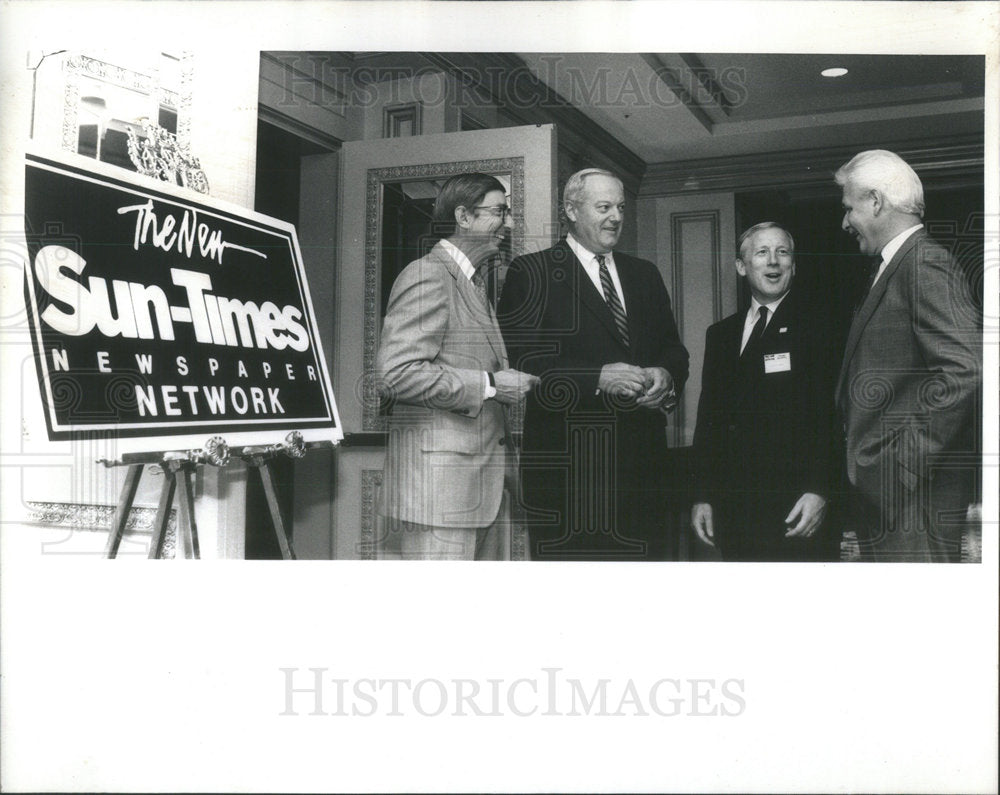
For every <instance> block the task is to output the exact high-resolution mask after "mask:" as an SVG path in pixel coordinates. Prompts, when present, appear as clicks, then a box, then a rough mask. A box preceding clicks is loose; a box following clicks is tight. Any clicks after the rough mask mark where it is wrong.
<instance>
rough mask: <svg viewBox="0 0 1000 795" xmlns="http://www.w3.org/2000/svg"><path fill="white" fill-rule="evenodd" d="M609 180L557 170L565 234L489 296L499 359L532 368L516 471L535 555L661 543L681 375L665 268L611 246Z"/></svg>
mask: <svg viewBox="0 0 1000 795" xmlns="http://www.w3.org/2000/svg"><path fill="white" fill-rule="evenodd" d="M624 201H625V200H624V190H623V187H622V183H621V181H620V180H619V179H618V178H617V177H616V176H615V175H614V174H612V173H610V172H608V171H604V170H601V169H586V170H584V171H580V172H578V173H576V174H574V175H573V176H572V177H570V179H569V180H568V181H567V183H566V187H565V190H564V193H563V210H564V213H565V218H566V222H567V224H568V227H569V234H568V235H567V237H566V238H565V239H564V240H561V241H560V242H559V243H558V244H556V245H555V246H554V247H552V248H550V249H547V250H545V251H542V252H539V253H536V254H529V255H526V256H523V257H519V258H517V259H516V260H514V262H513V263H511V267H510V269H509V271H508V273H507V278H506V282H505V285H504V290H503V294H502V296H501V299H500V304H499V306H498V315H499V319H500V325H501V328H502V330H503V333H504V339H505V341H506V343H507V347H508V351H509V353H510V360H511V365H512V366H513V367H516V368H518V369H519V370H523V371H525V372H528V373H532V374H534V375H537V376H539V377H540V378H541V383H540V385H539V387H538V388H536V390H535V391H534V392H533V393H532V394H530V395H529V396H528V401H527V405H526V408H525V414H524V434H523V439H524V441H523V450H522V455H521V478H522V489H523V497H524V503H525V507H526V508H527V509H528V511H529V512H530V516H531V521H530V525H529V528H530V530H529V537H530V539H531V552H532V557H533V558H534V559H537V560H662V559H664V558H665V556H666V547H667V544H666V504H665V503H666V499H665V488H666V486H667V483H666V482H665V480H666V478H665V473H666V455H667V441H666V431H665V425H666V418H665V412H666V411H667V410H669V409H670V408H672V407H673V406H674V405H675V404H676V401H677V394H678V393H679V392H680V391H681V388H682V387H683V386H684V382H685V380H686V379H687V375H688V354H687V351H686V350H685V349H684V346H683V345H682V344H681V342H680V339H679V336H678V334H677V327H676V324H675V323H674V317H673V313H672V312H671V310H670V297H669V296H668V295H667V290H666V287H665V286H664V284H663V279H662V278H661V277H660V274H659V272H658V271H657V269H656V266H655V265H653V264H652V263H651V262H647V261H645V260H640V259H636V258H634V257H630V256H627V255H625V254H622V253H618V252H614V251H613V249H614V247H615V244H617V242H618V238H619V235H620V234H621V227H622V222H623V220H624V215H625V203H624Z"/></svg>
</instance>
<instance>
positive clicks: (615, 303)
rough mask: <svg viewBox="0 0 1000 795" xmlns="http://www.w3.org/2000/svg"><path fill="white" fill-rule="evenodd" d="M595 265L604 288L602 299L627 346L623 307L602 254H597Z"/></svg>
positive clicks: (626, 321)
mask: <svg viewBox="0 0 1000 795" xmlns="http://www.w3.org/2000/svg"><path fill="white" fill-rule="evenodd" d="M597 265H598V272H599V273H600V276H601V288H602V289H603V290H604V300H605V301H607V303H608V309H610V310H611V316H612V317H613V318H614V319H615V325H616V326H617V327H618V333H619V334H621V335H622V341H623V342H624V343H625V347H626V348H627V347H628V346H629V341H628V319H627V318H626V317H625V308H624V307H623V306H622V302H621V299H620V298H619V297H618V291H617V290H616V289H615V285H614V282H612V281H611V272H610V271H609V270H608V266H607V265H605V263H604V256H603V255H602V254H598V255H597Z"/></svg>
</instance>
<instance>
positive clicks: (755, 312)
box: [740, 293, 788, 353]
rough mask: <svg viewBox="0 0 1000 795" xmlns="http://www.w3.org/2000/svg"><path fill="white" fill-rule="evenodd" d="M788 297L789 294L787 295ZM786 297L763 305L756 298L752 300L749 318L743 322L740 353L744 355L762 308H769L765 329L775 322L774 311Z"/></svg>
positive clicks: (748, 311) (748, 312) (748, 313)
mask: <svg viewBox="0 0 1000 795" xmlns="http://www.w3.org/2000/svg"><path fill="white" fill-rule="evenodd" d="M785 295H788V293H785ZM785 295H783V296H781V298H779V299H777V300H776V301H771V302H770V303H767V304H761V303H760V302H759V301H758V300H757V299H756V298H751V299H750V308H749V309H748V310H747V318H746V320H744V321H743V342H741V343H740V353H743V349H744V348H745V347H746V346H747V341H748V340H749V339H750V334H751V332H752V331H753V327H754V326H756V325H757V319H758V318H759V317H760V308H761V307H762V306H766V307H767V320H766V321H765V322H764V328H767V327H768V326H770V325H771V321H772V320H774V310H775V309H777V308H778V307H779V306H780V305H781V302H782V301H784V300H785Z"/></svg>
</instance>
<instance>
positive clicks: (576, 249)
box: [566, 232, 614, 267]
mask: <svg viewBox="0 0 1000 795" xmlns="http://www.w3.org/2000/svg"><path fill="white" fill-rule="evenodd" d="M566 245H567V246H569V247H570V250H571V251H572V252H573V253H574V254H576V258H577V259H578V260H580V262H581V263H583V265H584V266H588V265H590V264H591V263H592V262H593V261H594V258H595V257H596V256H597V255H596V254H595V253H594V252H593V251H591V250H590V249H588V248H587V247H586V246H584V245H583V244H582V243H581V242H580V241H579V240H577V239H576V238H575V237H573V233H572V232H570V233H568V234H567V235H566ZM602 256H603V257H604V261H605V262H606V263H607V265H608V266H609V267H610V265H611V263H613V262H614V256H613V255H612V253H611V252H610V251H609V252H608V253H607V254H603V255H602Z"/></svg>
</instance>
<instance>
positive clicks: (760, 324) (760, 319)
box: [740, 306, 767, 356]
mask: <svg viewBox="0 0 1000 795" xmlns="http://www.w3.org/2000/svg"><path fill="white" fill-rule="evenodd" d="M766 327H767V307H766V306H762V307H761V308H760V313H759V314H758V316H757V323H756V325H755V326H754V327H753V331H751V332H750V337H749V338H748V339H747V344H746V345H744V346H743V353H746V352H747V351H748V350H750V348H751V346H753V345H754V344H755V343H756V342H757V340H759V339H760V338H761V337H763V336H764V329H765V328H766ZM743 353H741V354H740V356H742V355H743Z"/></svg>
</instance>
